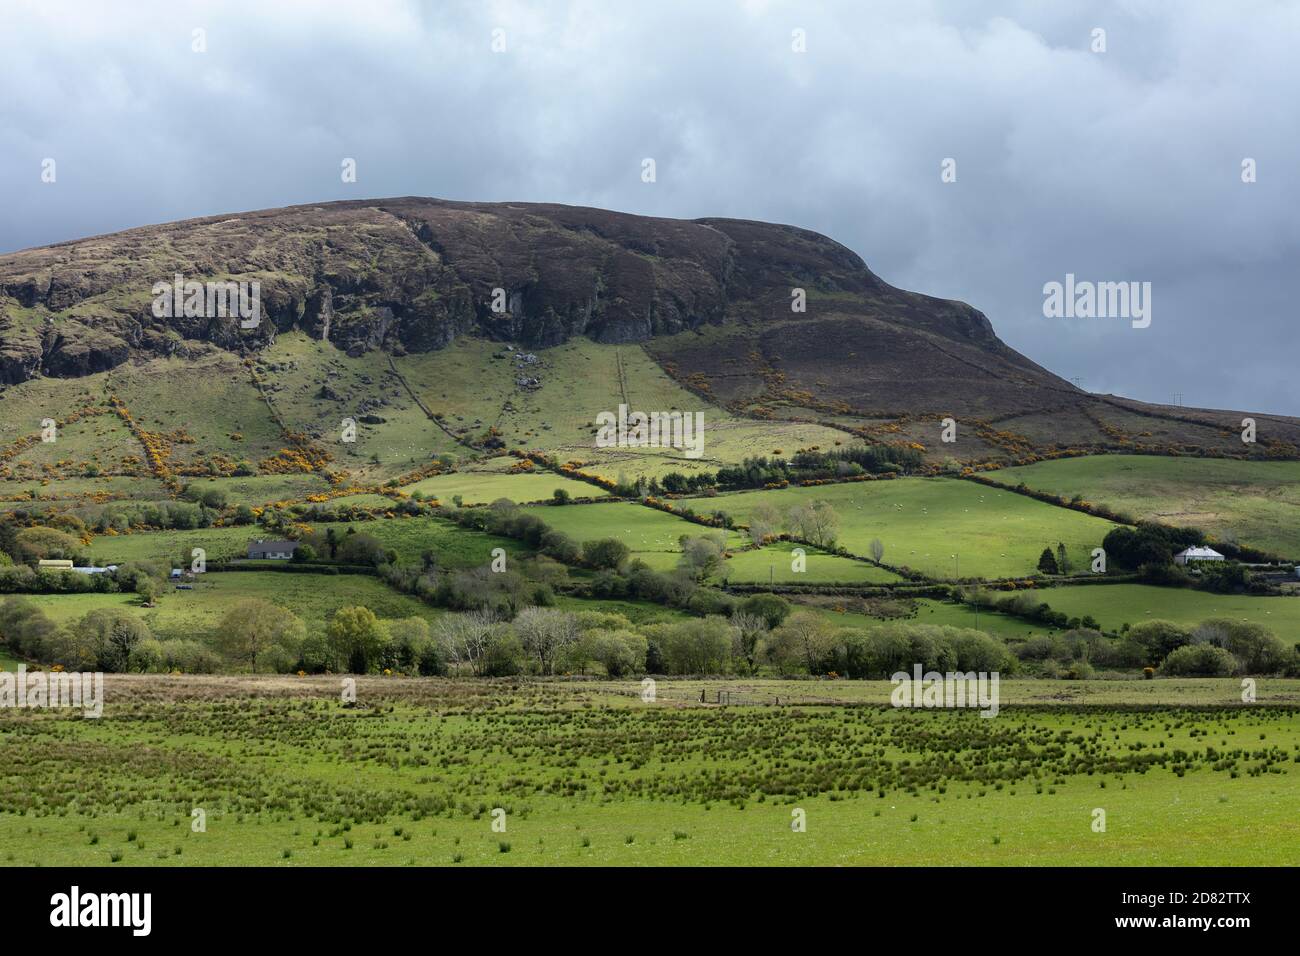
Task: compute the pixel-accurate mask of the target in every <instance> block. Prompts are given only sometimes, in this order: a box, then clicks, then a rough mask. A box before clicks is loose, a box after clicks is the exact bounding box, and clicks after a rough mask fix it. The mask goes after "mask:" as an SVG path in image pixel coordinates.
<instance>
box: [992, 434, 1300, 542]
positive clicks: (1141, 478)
mask: <svg viewBox="0 0 1300 956" xmlns="http://www.w3.org/2000/svg"><path fill="white" fill-rule="evenodd" d="M988 477H989V478H991V479H993V480H994V481H997V482H1000V483H1002V484H1005V485H1008V486H1015V485H1016V484H1018V483H1019V482H1022V481H1023V482H1024V483H1025V484H1026V485H1028V486H1029V487H1030V488H1033V489H1036V490H1038V491H1048V492H1051V493H1052V494H1055V495H1061V496H1064V497H1066V498H1069V497H1072V496H1073V495H1076V494H1079V495H1083V497H1084V498H1086V499H1087V500H1089V501H1091V502H1093V503H1094V504H1105V505H1108V506H1110V507H1111V508H1112V509H1114V510H1115V511H1117V512H1119V513H1126V514H1128V515H1130V516H1132V517H1133V518H1135V519H1147V520H1151V521H1162V522H1165V523H1167V524H1176V525H1190V526H1191V527H1194V528H1201V529H1203V530H1205V531H1208V532H1209V533H1211V534H1213V535H1215V536H1217V537H1218V538H1220V540H1223V539H1225V538H1226V539H1230V540H1236V541H1239V542H1240V543H1242V544H1248V545H1252V546H1254V547H1256V548H1261V549H1263V550H1265V551H1271V552H1274V553H1277V554H1280V555H1283V556H1285V557H1296V558H1300V462H1296V461H1231V460H1227V459H1221V458H1160V457H1154V456H1150V455H1091V456H1088V457H1086V458H1063V459H1059V460H1057V461H1042V462H1038V463H1036V464H1033V465H1024V466H1021V467H1019V468H1004V469H1002V470H1001V471H994V472H989V474H988Z"/></svg>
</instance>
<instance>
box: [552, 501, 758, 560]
mask: <svg viewBox="0 0 1300 956" xmlns="http://www.w3.org/2000/svg"><path fill="white" fill-rule="evenodd" d="M528 510H529V511H531V512H532V513H533V514H536V515H537V516H538V517H539V518H541V519H542V520H543V521H545V522H546V523H547V524H548V525H550V526H551V527H552V528H554V529H555V530H557V531H563V532H564V533H565V534H567V535H569V536H570V537H571V538H573V539H574V540H575V541H579V542H582V541H591V540H594V539H597V538H618V539H619V540H620V541H622V542H623V543H624V544H626V545H627V546H628V547H629V548H631V549H632V553H633V555H635V556H636V557H640V558H644V559H645V560H646V563H647V564H650V565H651V566H657V565H656V559H655V557H654V556H655V555H659V556H660V563H661V564H662V563H663V561H667V562H669V563H668V565H667V566H672V564H673V563H675V562H676V558H675V557H670V558H663V556H664V555H676V554H678V553H679V552H680V551H681V544H680V543H679V542H678V539H679V538H680V537H681V536H682V535H686V536H688V537H695V536H698V535H704V534H709V533H711V532H713V531H715V529H713V528H706V527H704V526H702V525H697V524H693V523H691V522H689V521H687V520H685V519H684V518H674V517H673V516H672V515H670V514H667V513H665V512H663V511H657V510H655V509H654V508H647V507H646V506H645V505H640V504H636V503H634V502H630V501H615V502H610V503H609V504H591V505H566V506H562V507H555V506H553V505H535V506H533V507H531V508H529V509H528ZM723 534H724V535H725V536H726V538H727V540H728V542H729V543H730V544H731V545H733V546H734V545H738V544H739V543H741V540H742V539H741V536H740V535H739V534H736V533H735V532H723Z"/></svg>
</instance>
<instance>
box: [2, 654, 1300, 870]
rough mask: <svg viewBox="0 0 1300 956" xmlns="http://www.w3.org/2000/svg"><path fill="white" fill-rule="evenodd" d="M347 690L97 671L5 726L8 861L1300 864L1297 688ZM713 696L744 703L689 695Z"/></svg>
mask: <svg viewBox="0 0 1300 956" xmlns="http://www.w3.org/2000/svg"><path fill="white" fill-rule="evenodd" d="M339 687H340V679H339V678H336V677H333V678H331V677H319V678H292V677H288V678H284V677H281V678H269V677H268V678H201V677H179V676H177V677H125V676H110V677H109V678H108V685H107V698H108V703H107V704H106V707H105V711H104V716H103V718H102V719H100V720H86V719H82V718H80V717H77V716H72V715H70V714H67V713H49V712H33V711H14V710H6V711H0V762H2V763H3V766H4V767H5V772H4V773H3V774H2V775H0V847H2V849H0V858H2V859H3V862H5V863H7V864H10V865H19V866H27V865H37V864H42V865H57V864H69V865H92V866H128V865H140V866H149V865H153V866H162V865H234V864H244V865H262V866H291V865H303V864H307V865H457V864H460V865H530V864H531V865H539V864H561V865H586V864H595V865H637V864H661V865H720V864H738V865H750V864H755V863H758V864H775V865H787V864H821V865H834V864H889V865H948V864H976V865H1025V864H1043V865H1046V864H1083V865H1095V864H1115V865H1152V864H1169V865H1184V864H1187V865H1190V864H1225V865H1235V864H1263V865H1288V864H1289V865H1294V864H1296V863H1297V862H1300V821H1297V819H1296V816H1295V796H1296V793H1297V789H1296V785H1295V774H1296V773H1297V772H1300V770H1298V768H1297V766H1296V765H1297V763H1298V762H1300V710H1297V708H1298V707H1300V681H1280V680H1279V681H1261V682H1260V686H1259V703H1257V704H1254V705H1243V704H1241V703H1240V686H1239V683H1238V682H1236V681H1233V680H1222V681H1215V680H1169V681H1165V680H1158V681H1145V682H1141V681H1138V682H1084V683H1079V684H1072V685H1069V686H1064V687H1063V686H1062V685H1061V684H1060V683H1058V682H1035V681H1008V682H1006V683H1005V684H1004V685H1003V688H1002V699H1003V709H1002V711H1001V713H1000V714H999V715H998V716H997V717H996V718H992V719H984V718H981V717H979V716H978V715H977V714H976V713H975V712H973V711H960V712H957V711H923V710H898V709H894V708H891V707H888V706H887V705H885V701H886V700H887V697H888V692H889V685H888V684H886V683H884V682H844V681H816V682H814V681H749V682H725V683H724V682H701V681H696V682H688V681H683V682H672V681H663V682H660V683H659V685H658V690H659V694H658V696H657V699H656V700H655V701H654V702H653V703H647V702H645V701H643V700H642V699H641V696H640V694H641V685H640V683H639V682H621V683H618V682H605V683H597V682H572V683H570V682H549V683H548V682H535V681H464V680H461V681H456V680H441V679H425V680H418V679H402V678H388V679H385V678H360V679H358V680H357V685H356V703H355V704H353V705H348V704H345V703H343V702H342V701H341V700H340V699H339V698H340V694H339ZM720 690H721V691H724V692H726V691H730V692H731V693H732V695H733V702H736V705H735V706H724V707H719V706H716V705H709V704H701V703H699V696H700V694H701V693H703V695H704V696H705V697H706V698H707V699H710V700H712V699H714V697H715V695H716V694H717V692H718V691H720ZM777 699H780V701H781V703H780V704H779V705H778V704H777V703H776V700H777ZM497 808H500V809H501V810H503V811H504V817H501V815H500V814H494V813H493V811H494V810H495V809H497ZM1098 810H1101V811H1104V813H1105V823H1106V825H1105V831H1104V832H1099V831H1097V830H1096V829H1095V826H1094V822H1095V821H1096V820H1097V819H1098V816H1097V811H1098ZM195 811H199V812H198V813H196V812H195ZM796 811H802V814H798V813H796ZM799 816H802V818H803V819H804V820H806V831H805V832H795V831H794V830H793V829H792V828H791V821H792V819H795V818H797V817H799ZM200 818H202V820H203V822H204V829H203V831H202V832H196V830H195V829H194V828H193V824H194V821H196V820H198V819H200ZM499 819H504V826H505V829H504V832H501V831H500V829H499V827H500V824H499V823H498V828H497V829H494V827H493V823H494V820H499Z"/></svg>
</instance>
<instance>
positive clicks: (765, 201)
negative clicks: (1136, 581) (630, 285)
mask: <svg viewBox="0 0 1300 956" xmlns="http://www.w3.org/2000/svg"><path fill="white" fill-rule="evenodd" d="M0 16H2V17H3V23H2V24H0V26H2V27H3V29H2V30H0V87H2V88H3V90H4V97H3V99H2V100H0V197H2V198H3V217H2V218H0V250H3V251H9V250H13V249H18V248H23V247H27V246H32V245H39V244H43V243H48V242H56V241H61V240H65V239H71V238H76V237H80V236H85V235H90V234H95V233H101V232H107V231H113V230H117V229H121V228H126V227H129V226H133V225H141V224H145V223H150V222H160V221H167V220H171V219H179V218H185V217H190V216H197V215H206V214H216V213H224V212H234V211H240V210H247V209H255V208H262V207H268V206H281V205H288V204H293V203H299V202H313V201H320V200H326V199H338V198H363V197H372V198H373V197H381V196H394V195H412V194H416V195H431V196H441V197H447V198H454V199H483V200H503V199H519V200H534V201H552V202H567V203H578V204H584V205H594V206H604V207H609V208H614V209H621V210H626V211H629V212H637V213H645V214H651V215H664V216H680V217H686V218H694V217H699V216H736V217H743V218H750V219H766V220H774V221H779V222H789V223H794V224H797V225H800V226H805V227H807V228H810V229H815V230H817V231H819V232H823V233H826V234H828V235H830V236H832V237H834V238H835V239H838V240H839V241H841V242H843V243H844V244H845V245H847V246H849V247H851V248H852V249H854V250H855V251H856V252H858V253H860V254H861V255H862V256H863V258H864V259H865V260H866V261H867V263H868V265H870V266H871V268H872V269H873V270H874V271H875V272H876V273H878V274H879V275H881V276H882V277H883V278H885V279H886V280H888V281H890V282H892V283H894V284H896V285H900V286H903V287H905V288H911V289H917V290H920V291H925V292H929V293H932V294H935V295H941V296H946V297H950V298H959V299H964V300H966V301H969V302H971V303H972V304H973V305H975V306H976V307H977V308H979V309H981V310H982V311H984V312H985V313H986V314H987V315H988V316H989V318H990V319H991V320H992V321H993V323H994V326H995V328H996V329H997V330H998V332H999V334H1000V335H1001V336H1002V337H1003V338H1004V339H1005V340H1006V341H1007V342H1008V343H1009V344H1011V345H1013V346H1014V347H1016V348H1018V349H1020V350H1021V351H1023V352H1025V353H1026V354H1027V355H1029V356H1030V357H1031V358H1033V359H1035V360H1036V361H1038V362H1040V363H1041V364H1043V365H1046V366H1047V367H1049V368H1051V369H1053V370H1054V371H1056V372H1058V373H1059V374H1061V375H1063V376H1065V377H1067V378H1075V377H1077V378H1078V379H1079V380H1080V381H1081V383H1082V384H1083V386H1084V387H1086V388H1089V389H1092V390H1095V391H1114V392H1119V393H1123V394H1127V395H1131V396H1134V397H1138V398H1143V399H1147V400H1152V401H1167V400H1168V399H1169V397H1170V396H1171V395H1172V394H1174V393H1181V394H1182V396H1183V400H1184V402H1186V403H1187V404H1200V405H1208V406H1217V407H1231V408H1244V409H1252V410H1263V411H1277V412H1287V413H1291V414H1300V396H1298V395H1297V393H1296V390H1295V388H1294V386H1293V385H1292V384H1291V383H1292V381H1293V379H1294V370H1295V366H1296V360H1297V358H1298V357H1300V348H1298V347H1297V346H1296V345H1295V344H1294V343H1295V341H1296V338H1295V336H1294V334H1293V332H1292V327H1293V316H1294V313H1295V305H1294V299H1295V296H1294V290H1293V289H1292V282H1291V278H1292V276H1293V275H1294V274H1295V271H1296V270H1295V262H1296V255H1297V252H1298V251H1300V224H1298V223H1297V217H1296V216H1295V214H1294V210H1295V209H1296V208H1297V207H1300V201H1298V200H1300V190H1298V189H1297V187H1296V185H1295V176H1296V172H1297V170H1300V130H1298V129H1297V126H1298V123H1297V120H1296V112H1295V107H1294V103H1293V98H1294V93H1295V90H1296V88H1297V76H1298V74H1300V67H1297V66H1296V63H1295V59H1294V55H1293V52H1292V51H1293V47H1294V44H1295V42H1296V39H1297V37H1300V7H1298V6H1297V5H1296V4H1293V3H1282V2H1277V3H1264V2H1260V3H1249V2H1247V3H1234V4H1231V5H1229V4H1193V3H1168V4H1163V3H1161V4H1157V3H1142V2H1128V3H1114V4H1095V3H1093V4H1086V5H1078V6H1075V5H1069V4H1040V3H1023V4H1017V3H1001V4H992V3H990V4H979V3H969V2H954V3H951V4H945V3H931V4H919V3H917V4H914V3H895V4H863V3H844V4H815V5H810V4H779V3H764V2H749V3H700V2H698V0H684V2H681V3H673V2H658V0H657V2H654V3H646V4H633V3H630V2H614V0H608V2H601V3H597V2H591V3H572V4H561V3H534V4H524V3H426V4H421V3H404V4H397V3H382V2H367V3H363V4H352V3H346V2H342V0H339V2H322V3H318V4H316V3H310V4H309V3H267V2H257V3H221V4H216V3H213V4H184V3H160V4H156V5H155V4H145V3H133V4H98V3H90V2H86V3H58V2H54V3H49V2H41V3H33V4H13V3H9V4H6V6H5V8H4V12H3V14H0ZM197 28H202V29H204V30H206V41H207V52H206V53H195V52H193V51H192V49H191V46H192V42H193V41H192V36H193V34H192V31H193V30H195V29H197ZM497 28H500V29H502V30H504V39H505V47H506V48H505V51H504V52H501V53H494V52H493V51H492V39H493V35H492V31H493V30H494V29H497ZM1094 28H1102V29H1104V30H1105V31H1106V45H1107V50H1106V52H1105V53H1094V52H1092V51H1091V50H1090V44H1091V42H1092V37H1091V33H1092V30H1093V29H1094ZM795 29H802V30H804V31H806V36H807V52H806V53H795V52H794V51H793V50H792V49H791V36H792V31H793V30H795ZM345 157H351V158H354V159H355V160H356V161H357V168H358V181H357V183H355V184H351V185H349V184H344V183H343V182H341V181H340V175H339V173H340V162H341V161H342V160H343V159H344V158H345ZM646 157H652V158H654V159H655V161H656V163H657V173H658V177H657V182H655V183H654V184H646V183H643V182H642V181H641V175H640V174H641V161H642V159H643V158H646ZM948 157H951V158H953V159H955V160H956V163H957V181H956V182H954V183H949V184H945V183H942V182H941V181H940V175H939V173H940V163H941V161H942V160H943V159H945V158H948ZM1246 157H1251V158H1254V159H1255V160H1256V161H1257V162H1258V171H1259V181H1258V182H1257V183H1254V184H1251V185H1246V184H1243V183H1242V182H1241V162H1242V160H1243V158H1246ZM45 158H53V159H55V160H56V161H57V164H58V165H57V175H58V179H57V182H55V183H53V184H47V183H42V182H41V162H42V160H43V159H45ZM1066 273H1074V274H1075V275H1076V276H1078V277H1079V278H1080V279H1091V280H1097V281H1121V280H1133V281H1149V282H1151V283H1152V287H1153V299H1154V308H1153V321H1152V323H1151V326H1150V328H1147V329H1134V328H1132V327H1131V325H1130V323H1129V322H1127V321H1125V320H1122V319H1047V318H1044V317H1043V314H1042V302H1043V293H1042V288H1043V284H1044V283H1046V282H1049V281H1054V280H1055V281H1061V280H1063V279H1064V276H1065V274H1066Z"/></svg>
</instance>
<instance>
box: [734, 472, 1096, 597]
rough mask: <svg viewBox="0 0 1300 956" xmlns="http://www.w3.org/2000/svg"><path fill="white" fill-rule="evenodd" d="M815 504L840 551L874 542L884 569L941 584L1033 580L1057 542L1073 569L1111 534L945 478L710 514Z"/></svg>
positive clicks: (838, 490) (740, 516)
mask: <svg viewBox="0 0 1300 956" xmlns="http://www.w3.org/2000/svg"><path fill="white" fill-rule="evenodd" d="M817 500H821V501H827V502H830V504H831V505H832V506H833V507H834V509H835V512H836V514H837V515H838V516H839V539H838V540H839V544H840V546H841V547H844V548H847V549H848V550H850V551H852V552H853V553H854V554H860V555H867V554H870V547H871V541H872V540H873V539H875V538H879V539H880V541H881V543H882V544H884V546H885V552H884V558H883V560H884V562H885V563H886V564H892V565H895V566H907V567H910V568H915V569H918V570H920V571H923V572H925V573H926V574H930V575H934V576H937V577H945V578H951V577H954V576H956V575H957V574H958V573H960V575H961V576H972V577H985V578H997V577H1009V576H1014V575H1023V574H1032V573H1033V572H1034V570H1035V569H1036V568H1037V565H1038V557H1039V555H1040V554H1041V553H1042V550H1043V548H1045V547H1051V548H1055V547H1056V545H1057V543H1058V542H1064V544H1065V545H1066V548H1067V549H1068V551H1069V554H1070V557H1071V559H1072V560H1073V561H1074V562H1075V564H1076V565H1077V566H1084V564H1085V561H1086V560H1088V556H1089V553H1090V552H1091V550H1092V549H1093V548H1096V547H1099V546H1100V545H1101V541H1102V538H1104V537H1105V536H1106V532H1107V531H1108V530H1109V529H1110V528H1111V527H1113V525H1112V524H1111V523H1110V522H1108V521H1103V520H1101V519H1100V518H1094V517H1092V516H1090V515H1085V514H1081V513H1079V512H1076V511H1069V510H1067V509H1064V508H1055V507H1053V506H1051V505H1047V504H1043V503H1042V502H1039V501H1034V500H1033V499H1031V498H1027V497H1025V496H1024V495H1017V494H1013V493H1011V492H1002V491H997V490H995V489H991V488H985V487H981V486H979V485H976V484H974V483H972V482H967V481H960V480H957V479H950V478H905V479H895V480H892V481H869V482H854V483H848V484H837V485H823V486H820V487H812V488H787V489H784V490H780V491H754V492H742V493H736V494H728V495H720V496H719V497H717V498H716V499H711V501H710V506H711V507H716V508H720V509H721V510H723V511H725V512H727V513H728V514H729V515H731V516H732V517H734V518H735V519H736V520H737V521H739V522H746V521H747V520H748V517H749V515H750V514H751V513H752V512H753V509H754V508H755V507H757V506H758V505H759V504H767V505H770V506H772V507H774V508H776V509H777V510H778V511H780V512H781V513H782V514H788V513H789V511H790V509H791V508H794V507H796V506H797V505H801V504H804V503H806V502H810V501H817ZM954 554H956V555H959V558H954V557H953V555H954Z"/></svg>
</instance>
